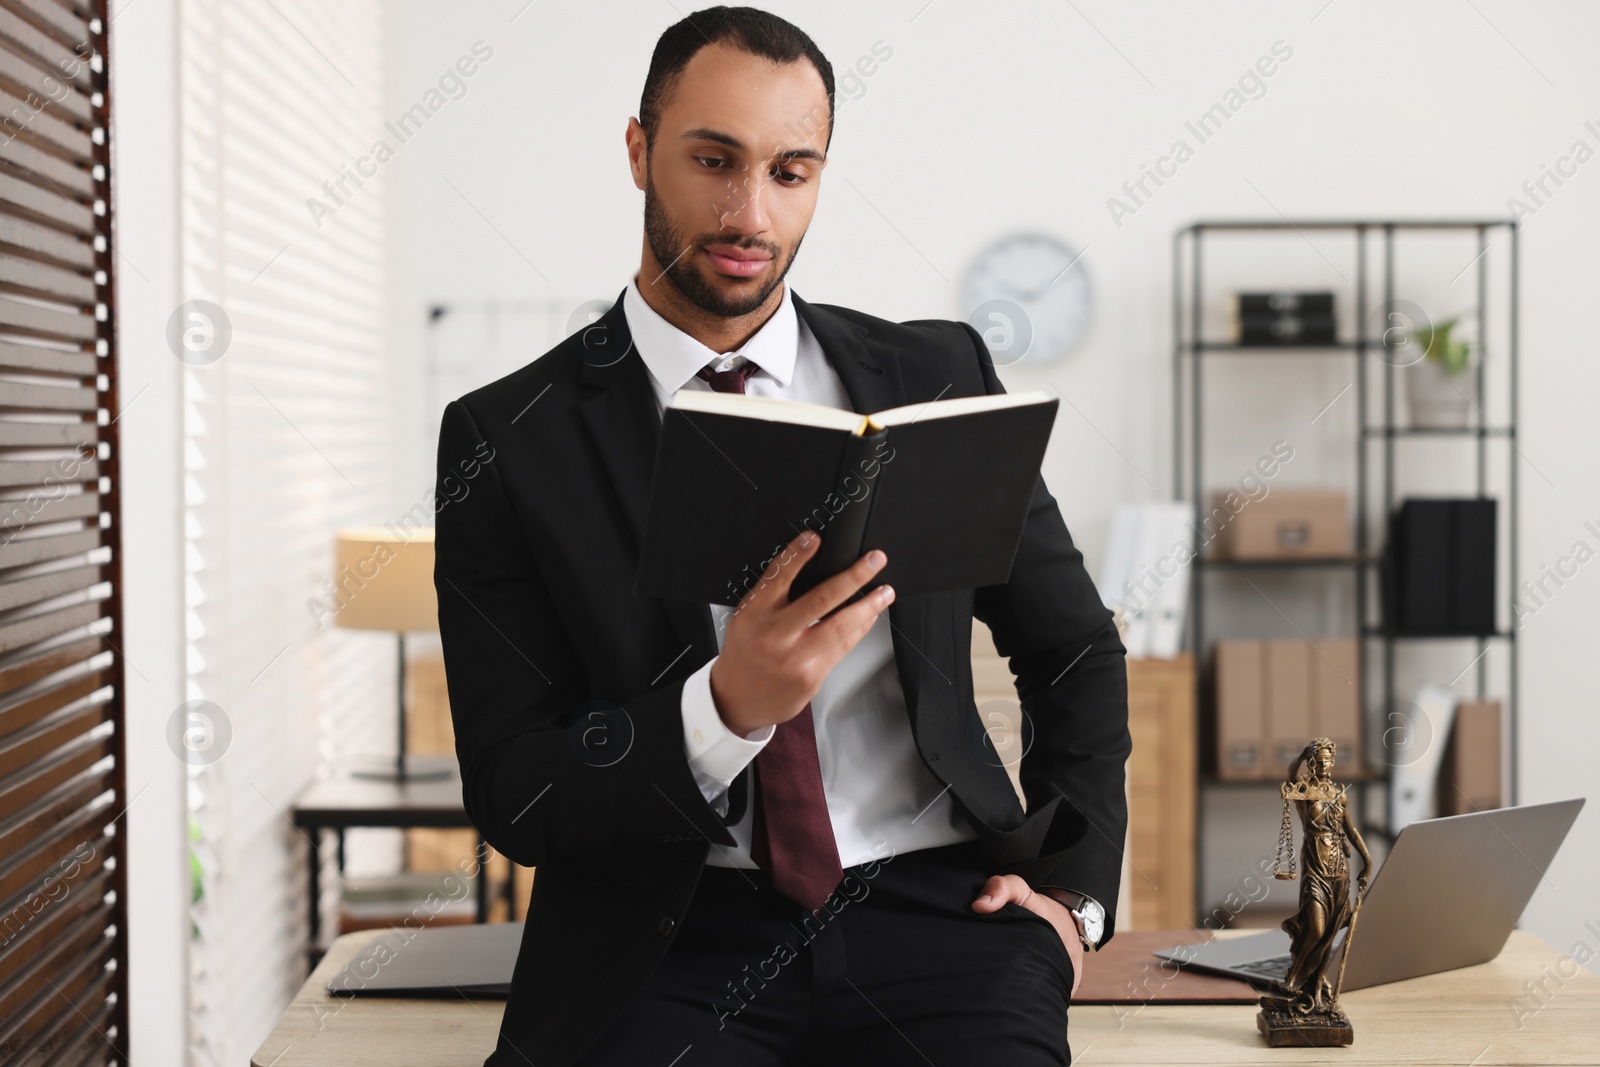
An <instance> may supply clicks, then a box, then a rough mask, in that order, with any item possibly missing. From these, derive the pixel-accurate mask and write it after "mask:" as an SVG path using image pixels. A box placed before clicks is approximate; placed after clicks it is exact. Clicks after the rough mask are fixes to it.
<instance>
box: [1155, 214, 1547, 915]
mask: <svg viewBox="0 0 1600 1067" xmlns="http://www.w3.org/2000/svg"><path fill="white" fill-rule="evenodd" d="M1500 227H1504V228H1506V229H1507V231H1508V232H1509V253H1508V254H1509V263H1508V268H1509V270H1508V281H1507V287H1508V290H1509V291H1508V293H1507V294H1506V298H1507V301H1508V304H1507V308H1508V310H1507V315H1508V320H1507V324H1506V325H1507V343H1506V348H1505V350H1504V351H1503V352H1502V351H1494V350H1492V349H1491V348H1489V347H1488V339H1489V333H1488V330H1487V305H1488V298H1489V290H1488V260H1489V255H1488V252H1489V244H1488V241H1489V234H1490V232H1491V231H1492V230H1495V229H1497V228H1500ZM1239 231H1261V232H1263V233H1269V234H1270V233H1281V234H1283V235H1284V236H1286V237H1289V238H1295V239H1304V237H1305V232H1306V231H1321V232H1322V233H1324V234H1326V233H1328V232H1330V231H1332V232H1336V233H1341V234H1346V235H1349V236H1351V237H1353V239H1354V243H1355V261H1356V271H1355V275H1356V276H1355V282H1354V290H1355V293H1354V297H1355V304H1356V307H1355V313H1356V314H1355V322H1356V330H1357V334H1356V337H1355V338H1353V339H1350V340H1341V341H1336V342H1333V343H1329V344H1320V345H1298V344H1297V345H1280V346H1255V345H1239V344H1234V343H1230V342H1221V341H1216V340H1209V339H1206V338H1204V337H1203V336H1202V330H1201V325H1202V316H1201V312H1202V309H1203V308H1204V307H1205V306H1206V304H1205V300H1206V296H1207V294H1206V291H1205V282H1204V266H1205V259H1204V255H1203V244H1204V239H1205V237H1206V235H1207V234H1212V233H1226V232H1239ZM1406 231H1433V232H1440V231H1456V232H1463V231H1464V232H1468V233H1476V235H1477V245H1478V256H1477V258H1476V259H1475V260H1474V261H1473V265H1469V269H1472V267H1473V266H1475V269H1476V271H1477V277H1476V283H1477V285H1476V298H1477V333H1478V350H1477V352H1476V353H1475V358H1476V368H1475V371H1474V373H1475V374H1476V378H1477V383H1476V384H1477V397H1478V401H1479V402H1478V403H1477V404H1476V405H1475V408H1476V413H1475V422H1474V423H1473V424H1472V425H1469V426H1465V427H1461V428H1449V429H1434V428H1410V427H1403V426H1397V425H1396V418H1395V416H1396V411H1395V407H1396V399H1395V384H1396V379H1395V371H1396V367H1395V364H1394V361H1393V360H1383V361H1381V367H1382V370H1381V372H1380V373H1379V374H1378V375H1376V376H1374V375H1372V374H1371V373H1370V372H1371V369H1372V368H1371V366H1370V360H1369V358H1368V357H1369V356H1376V355H1377V354H1378V353H1381V352H1383V351H1385V350H1386V342H1385V341H1384V340H1383V339H1381V338H1375V337H1371V336H1368V333H1367V329H1368V327H1367V322H1368V317H1369V313H1370V312H1371V311H1372V310H1373V309H1374V307H1380V308H1381V307H1392V306H1393V305H1394V302H1395V271H1394V256H1395V244H1396V239H1397V236H1398V235H1400V234H1402V233H1404V232H1406ZM1517 239H1518V228H1517V224H1516V222H1515V221H1513V220H1510V219H1461V220H1349V221H1329V220H1316V221H1291V220H1288V219H1278V220H1242V221H1211V222H1197V223H1194V224H1192V225H1190V226H1187V227H1185V228H1183V229H1181V230H1179V231H1177V233H1175V234H1174V236H1173V264H1172V315H1173V322H1172V332H1173V352H1172V363H1173V401H1172V403H1173V411H1172V414H1173V496H1174V498H1175V499H1177V500H1180V501H1181V500H1187V501H1190V502H1192V503H1193V505H1194V509H1195V521H1196V529H1197V530H1198V529H1200V528H1201V527H1200V522H1201V521H1202V516H1203V515H1204V513H1205V507H1206V504H1205V501H1206V487H1205V485H1204V481H1203V478H1204V466H1203V462H1202V460H1203V456H1204V444H1205V437H1204V430H1205V415H1206V404H1205V384H1206V375H1205V371H1204V368H1205V365H1206V363H1207V362H1208V361H1209V360H1211V359H1213V358H1216V357H1219V356H1220V357H1224V358H1235V357H1237V358H1280V359H1281V358H1305V357H1312V358H1318V359H1346V360H1347V359H1350V358H1351V357H1354V359H1355V368H1354V370H1355V387H1356V411H1357V416H1356V418H1357V420H1358V421H1357V426H1356V428H1355V432H1354V434H1353V437H1354V440H1355V447H1356V463H1355V470H1356V485H1355V486H1354V497H1355V530H1356V537H1355V554H1354V555H1353V556H1352V557H1350V558H1346V559H1316V560H1312V559H1307V560H1270V561H1269V560H1259V561H1258V560H1221V559H1212V560H1206V559H1201V558H1196V559H1195V560H1194V561H1193V563H1192V565H1191V569H1190V590H1189V597H1190V599H1189V615H1188V619H1187V621H1186V626H1187V642H1188V648H1189V649H1190V650H1191V651H1193V652H1194V656H1195V663H1196V671H1195V678H1196V686H1197V692H1196V694H1195V699H1196V707H1197V708H1199V709H1209V708H1210V706H1211V700H1210V696H1211V694H1210V676H1211V668H1210V663H1209V658H1208V656H1207V646H1206V641H1207V640H1208V636H1209V635H1208V631H1207V625H1206V621H1207V620H1206V607H1207V590H1206V575H1207V574H1209V573H1212V572H1227V571H1235V572H1240V573H1246V574H1247V573H1249V572H1251V571H1258V570H1276V571H1283V570H1304V571H1307V572H1322V573H1325V574H1327V575H1330V576H1332V575H1349V576H1350V577H1351V578H1353V579H1354V582H1355V612H1356V620H1357V627H1356V629H1357V631H1358V632H1359V640H1358V641H1357V657H1358V670H1359V673H1360V679H1361V692H1362V704H1363V714H1362V725H1363V730H1366V729H1368V728H1370V726H1371V725H1372V723H1373V720H1374V716H1375V714H1378V715H1381V714H1382V713H1384V712H1385V710H1386V709H1389V708H1392V707H1393V706H1394V704H1395V666H1396V665H1395V661H1396V654H1397V651H1398V648H1399V646H1400V645H1401V644H1402V643H1404V642H1413V641H1431V640H1469V641H1473V642H1475V644H1476V651H1477V653H1478V655H1477V658H1476V659H1475V660H1474V664H1475V666H1476V670H1477V678H1476V683H1477V684H1476V688H1477V694H1478V696H1479V697H1482V696H1484V695H1485V689H1486V686H1487V684H1488V664H1487V662H1486V660H1487V658H1488V657H1487V655H1486V652H1487V650H1488V648H1489V644H1490V642H1493V641H1499V642H1504V643H1505V644H1506V646H1507V661H1508V662H1507V691H1506V694H1505V698H1504V699H1505V715H1504V725H1503V729H1504V731H1505V733H1504V736H1505V744H1506V746H1507V751H1508V753H1509V775H1508V781H1507V786H1508V794H1509V802H1510V803H1513V804H1514V803H1516V801H1517V795H1518V782H1517V715H1518V701H1517V682H1518V678H1517V653H1518V650H1517V634H1516V629H1515V626H1514V622H1515V615H1514V613H1510V602H1512V601H1514V599H1515V596H1516V589H1517V523H1518V515H1517V465H1516V459H1515V455H1514V449H1515V445H1514V442H1515V439H1516V422H1517V411H1518V408H1517V403H1518V400H1517V356H1518V353H1517V335H1518V323H1517V301H1518V291H1517V287H1518V261H1517V257H1518V245H1517ZM1371 241H1379V242H1381V257H1382V268H1381V278H1380V279H1379V280H1378V285H1377V290H1378V292H1379V293H1380V294H1381V299H1382V303H1380V304H1377V305H1373V304H1371V303H1369V291H1368V284H1369V282H1368V259H1369V242H1371ZM1186 258H1187V281H1188V286H1187V292H1186V290H1185V285H1184V282H1185V273H1186V272H1185V260H1186ZM1272 287H1273V286H1272V284H1271V283H1264V284H1262V285H1261V286H1260V288H1262V289H1270V288H1272ZM1490 359H1504V360H1506V361H1507V367H1506V382H1507V389H1508V396H1507V408H1506V410H1507V412H1508V421H1507V423H1506V424H1504V425H1493V424H1490V423H1489V422H1488V421H1487V419H1488V416H1487V415H1486V413H1485V412H1486V409H1487V408H1488V407H1489V406H1490V405H1489V403H1488V399H1487V398H1488V395H1489V394H1488V392H1487V388H1488V384H1489V383H1488V380H1487V378H1486V374H1485V365H1486V363H1487V362H1488V360H1490ZM1374 377H1376V378H1377V380H1376V381H1374V380H1373V379H1374ZM1374 389H1377V390H1379V391H1378V392H1377V393H1374V392H1373V390H1374ZM1374 397H1376V398H1377V399H1378V400H1380V401H1381V404H1382V412H1383V418H1382V421H1381V422H1377V423H1375V424H1374V423H1370V422H1369V416H1368V412H1369V409H1370V406H1371V399H1372V398H1374ZM1186 430H1187V432H1185V431H1186ZM1425 438H1433V439H1450V438H1457V439H1460V440H1462V441H1464V442H1466V443H1469V444H1471V445H1473V446H1475V457H1474V458H1475V467H1476V483H1477V484H1476V491H1477V495H1478V497H1480V498H1484V497H1487V496H1489V495H1491V493H1490V490H1491V486H1490V485H1489V480H1488V460H1489V451H1488V450H1489V448H1490V447H1491V445H1492V444H1497V443H1500V444H1504V445H1505V446H1506V449H1507V453H1508V454H1507V457H1506V463H1505V477H1504V482H1505V485H1504V487H1503V489H1504V500H1505V507H1506V522H1505V529H1506V531H1507V537H1506V546H1505V547H1506V557H1505V558H1506V559H1507V560H1508V564H1507V567H1508V574H1509V589H1510V590H1511V595H1510V597H1509V598H1508V603H1507V604H1506V605H1505V610H1506V611H1507V612H1508V613H1509V614H1508V616H1507V624H1506V627H1505V628H1504V629H1497V630H1496V631H1495V632H1493V633H1485V634H1475V635H1465V636H1457V637H1437V638H1436V637H1421V636H1410V635H1404V634H1396V633H1394V632H1392V631H1391V630H1389V629H1387V621H1386V620H1384V619H1382V618H1381V617H1377V616H1378V615H1379V612H1380V605H1379V602H1378V588H1377V586H1378V583H1379V582H1380V580H1381V579H1380V568H1379V563H1380V554H1379V553H1380V550H1381V548H1382V545H1381V544H1375V543H1373V542H1374V541H1378V540H1379V539H1378V538H1375V537H1374V536H1373V535H1372V530H1371V525H1372V524H1371V522H1370V519H1371V518H1372V516H1371V515H1370V514H1369V493H1370V490H1371V488H1372V483H1371V482H1369V478H1370V477H1371V470H1370V468H1371V467H1372V466H1373V465H1374V461H1376V462H1377V464H1378V465H1379V466H1380V473H1379V474H1378V478H1379V479H1380V482H1381V488H1382V494H1381V495H1382V506H1383V516H1384V519H1385V523H1387V517H1388V516H1391V515H1393V514H1394V511H1395V508H1396V506H1397V504H1398V501H1397V499H1396V495H1397V494H1396V478H1395V475H1396V465H1397V462H1398V459H1399V457H1398V456H1397V453H1398V452H1399V451H1400V450H1401V449H1402V448H1403V447H1404V442H1406V441H1409V440H1412V439H1425ZM1374 652H1375V653H1376V655H1373V654H1372V653H1374ZM1374 661H1376V662H1374ZM1468 669H1469V670H1470V669H1472V665H1469V666H1468ZM1374 670H1376V671H1377V672H1378V674H1377V678H1376V680H1378V681H1380V683H1381V684H1380V686H1379V687H1378V691H1379V692H1380V693H1381V701H1380V702H1379V703H1378V704H1377V706H1376V707H1374V706H1371V702H1370V700H1369V696H1370V694H1371V691H1372V687H1371V686H1370V685H1369V684H1368V683H1369V679H1370V678H1372V675H1371V674H1370V673H1369V672H1371V671H1374ZM1362 745H1363V749H1365V748H1366V742H1365V738H1363V742H1362ZM1197 748H1198V749H1199V750H1200V752H1201V756H1200V759H1201V767H1200V771H1201V772H1202V773H1201V774H1200V775H1199V777H1198V780H1199V782H1200V788H1199V795H1198V797H1197V798H1196V828H1197V833H1196V849H1197V852H1198V855H1197V857H1196V860H1197V864H1196V869H1197V872H1200V873H1202V874H1203V870H1204V868H1203V866H1202V865H1201V864H1200V862H1199V861H1200V859H1201V857H1203V856H1204V854H1205V837H1206V834H1205V829H1206V828H1205V812H1206V793H1207V791H1208V790H1209V789H1217V788H1240V787H1245V788H1248V787H1251V786H1272V785H1275V781H1271V782H1264V783H1253V782H1244V783H1240V782H1222V781H1217V780H1215V779H1212V780H1210V781H1207V776H1206V774H1205V773H1204V771H1205V769H1206V767H1205V762H1206V754H1205V751H1204V749H1205V746H1204V745H1200V746H1197ZM1365 755H1366V754H1365V753H1364V756H1365ZM1364 762H1367V761H1366V760H1365V759H1364ZM1367 770H1368V777H1366V778H1358V779H1357V780H1358V781H1359V782H1360V783H1361V787H1360V788H1359V789H1357V790H1355V795H1356V797H1357V811H1358V817H1359V818H1360V819H1361V821H1362V823H1363V827H1364V830H1366V831H1368V832H1373V833H1376V834H1378V835H1379V836H1381V837H1386V838H1391V839H1392V835H1390V834H1389V827H1388V824H1387V804H1380V805H1377V811H1378V812H1380V813H1381V817H1379V818H1373V817H1372V816H1371V814H1370V812H1371V811H1372V809H1373V807H1374V805H1372V804H1371V803H1369V799H1368V796H1367V793H1368V790H1369V788H1370V787H1372V786H1382V787H1383V788H1384V790H1385V792H1384V796H1385V797H1387V795H1388V792H1387V791H1388V789H1389V788H1390V786H1391V785H1392V779H1393V765H1392V764H1391V763H1389V762H1387V761H1386V762H1385V765H1384V767H1383V768H1382V770H1381V771H1378V772H1376V773H1374V769H1373V768H1370V767H1369V768H1368V769H1367ZM1195 885H1196V901H1195V908H1196V912H1197V914H1199V913H1202V912H1203V911H1204V910H1205V908H1206V905H1207V901H1206V900H1205V899H1204V895H1205V889H1204V878H1203V877H1197V878H1196V882H1195Z"/></svg>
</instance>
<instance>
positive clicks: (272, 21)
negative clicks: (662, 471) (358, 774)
mask: <svg viewBox="0 0 1600 1067" xmlns="http://www.w3.org/2000/svg"><path fill="white" fill-rule="evenodd" d="M179 28H180V39H179V55H180V70H179V98H180V108H181V117H180V123H181V155H182V158H181V161H180V173H181V183H182V184H181V197H180V217H181V224H182V229H183V242H182V271H183V274H182V284H183V290H184V297H185V299H186V301H191V302H193V301H204V302H206V303H204V304H187V303H186V304H185V306H184V308H183V309H180V311H181V312H182V314H183V315H184V316H186V317H185V318H184V319H183V325H184V328H185V329H186V330H187V331H189V335H188V337H187V339H186V340H185V341H184V344H185V345H187V347H185V348H184V351H185V353H186V355H185V363H186V364H188V365H187V366H185V368H184V371H183V373H184V424H183V440H184V456H185V460H184V462H185V483H184V506H185V528H186V535H185V544H184V551H185V575H186V582H187V589H186V594H185V601H186V621H185V631H186V647H187V660H188V662H187V666H186V673H187V686H188V693H187V697H188V698H189V700H191V701H204V702H206V703H205V704H204V705H201V707H202V708H203V709H204V710H205V714H206V715H207V716H208V718H209V719H210V720H211V722H212V728H215V729H217V730H218V732H219V737H220V734H221V732H222V731H226V732H227V733H228V734H229V737H228V739H227V743H226V751H225V752H224V753H223V754H221V755H220V757H217V758H211V757H209V756H208V757H205V758H202V759H200V760H197V761H195V765H193V766H191V767H190V768H189V773H190V775H191V779H190V790H189V805H190V809H191V815H192V823H193V830H192V833H193V835H194V837H195V840H194V843H193V851H194V854H195V857H196V860H197V865H198V870H199V872H200V874H199V878H200V890H201V897H200V899H199V900H198V901H197V902H196V903H195V904H194V905H193V907H192V909H191V914H192V918H193V925H194V937H193V941H192V943H191V953H190V958H191V976H192V977H191V991H190V992H191V1004H192V1005H193V1007H192V1009H191V1010H192V1016H191V1020H190V1054H191V1060H192V1062H193V1063H195V1064H198V1065H203V1067H208V1065H212V1064H216V1065H222V1064H236V1063H243V1062H246V1061H247V1060H248V1059H249V1057H250V1055H251V1053H252V1052H254V1050H255V1049H256V1047H257V1046H258V1045H259V1044H260V1042H261V1041H262V1040H263V1039H264V1038H265V1037H266V1036H267V1034H268V1033H269V1032H270V1030H271V1028H272V1025H273V1023H274V1022H275V1021H276V1020H277V1018H278V1016H279V1014H280V1013H281V1012H282V1010H283V1008H284V1006H285V1005H286V1004H287V1002H288V1000H289V998H290V996H291V994H292V993H293V992H294V990H295V989H296V988H297V987H298V985H299V983H300V981H301V980H302V979H303V978H304V975H305V968H304V964H305V960H304V956H303V952H302V947H303V945H304V942H305V938H306V918H307V913H306V907H307V902H306V900H305V899H304V898H305V893H306V888H305V886H306V871H305V867H304V864H305V863H306V862H307V855H308V853H309V851H310V846H309V843H308V840H307V838H305V837H304V836H302V835H300V834H299V833H298V832H297V831H295V830H294V829H293V827H292V826H291V824H290V821H289V813H290V810H291V808H292V806H293V804H294V800H295V797H296V796H297V795H298V794H299V793H300V791H301V790H302V789H303V788H304V787H305V786H306V785H307V784H308V783H309V782H310V781H311V780H312V779H313V778H314V777H315V775H316V774H317V773H318V771H319V769H322V768H325V767H326V766H327V765H328V764H330V763H331V762H332V761H334V760H335V759H337V758H338V757H339V756H341V755H343V754H346V753H349V752H352V751H356V750H359V751H373V752H382V751H385V750H386V748H385V746H389V747H388V748H387V750H388V751H392V746H393V740H392V737H391V735H392V733H393V726H392V723H393V717H394V708H395V681H394V676H395V664H394V655H395V642H394V641H393V640H392V639H391V640H388V641H385V640H383V639H382V637H381V636H380V635H377V634H364V633H356V632H348V633H346V632H340V631H337V630H335V629H333V628H332V626H331V620H329V619H328V618H327V617H326V614H325V613H319V612H318V611H317V610H316V602H318V601H323V600H325V599H326V598H325V596H324V595H323V593H322V590H323V585H324V581H325V580H326V579H327V578H329V577H331V574H332V565H333V563H332V560H333V535H334V531H335V529H336V528H337V527H339V526H341V525H374V524H381V523H383V522H384V521H387V520H388V519H390V518H392V517H393V516H394V515H398V514H400V513H402V512H403V511H404V508H403V507H402V506H398V505H396V504H395V498H396V495H397V491H396V485H397V478H396V471H395V457H396V456H397V455H398V450H397V448H396V447H395V446H396V443H397V441H396V431H395V429H394V427H395V426H396V425H397V420H396V419H395V416H394V414H393V412H394V389H393V387H392V386H393V383H392V381H391V369H390V368H389V367H388V366H387V364H386V361H385V358H384V353H383V351H382V349H381V338H382V331H383V306H382V292H383V278H382V260H381V253H382V242H381V237H382V229H381V227H382V221H383V210H382V206H383V197H382V190H381V182H378V181H372V180H365V181H364V184H363V185H359V186H358V185H356V184H354V183H352V182H349V181H346V182H345V183H344V189H345V190H346V191H347V192H348V193H349V195H348V196H343V197H341V198H340V199H341V203H340V204H339V205H338V210H337V211H335V212H333V213H332V214H331V215H329V214H321V213H316V212H313V211H311V210H310V208H309V206H308V202H309V201H312V200H314V199H315V200H318V201H320V202H321V203H323V204H324V206H326V205H327V204H328V203H329V199H328V196H327V193H326V191H325V189H324V183H325V182H329V181H330V180H331V181H334V182H337V181H338V180H339V179H340V178H341V177H342V175H343V171H342V170H341V166H343V167H345V168H348V166H349V163H350V160H352V159H355V158H357V157H359V156H360V155H361V153H362V152H364V151H365V150H366V147H367V145H369V144H370V143H371V141H372V140H373V139H374V137H376V136H377V135H378V134H379V133H380V132H381V129H382V125H383V118H382V116H381V83H380V64H379V50H380V35H379V13H378V5H377V4H376V3H375V2H357V0H341V2H340V3H335V4H328V3H317V2H312V0H226V2H224V0H182V3H181V5H180V9H179ZM219 348H221V349H225V350H223V351H220V352H219V351H218V349H219ZM391 513H392V514H391ZM212 751H215V748H213V749H212ZM332 851H333V850H332V848H331V847H329V848H326V849H324V850H323V853H324V854H323V855H322V857H321V860H322V862H324V863H325V864H331V861H332V856H331V855H328V854H329V853H331V852H332ZM327 873H328V874H329V877H326V878H324V879H323V880H322V884H323V885H324V886H329V887H330V888H331V887H332V886H334V885H335V879H334V878H333V877H332V870H331V867H330V868H329V870H328V872H327ZM324 928H327V927H326V926H325V927H324Z"/></svg>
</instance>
